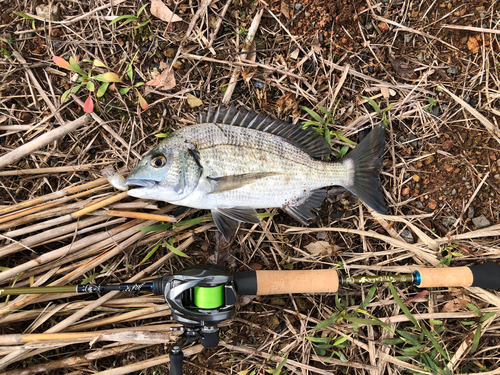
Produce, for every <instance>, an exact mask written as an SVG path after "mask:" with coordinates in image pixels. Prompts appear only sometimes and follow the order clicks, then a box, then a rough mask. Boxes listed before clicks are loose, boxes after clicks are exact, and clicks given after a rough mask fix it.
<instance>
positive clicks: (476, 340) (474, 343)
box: [469, 324, 482, 354]
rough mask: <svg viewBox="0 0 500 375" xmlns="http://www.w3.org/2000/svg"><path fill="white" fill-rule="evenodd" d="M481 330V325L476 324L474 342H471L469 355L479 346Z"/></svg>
mask: <svg viewBox="0 0 500 375" xmlns="http://www.w3.org/2000/svg"><path fill="white" fill-rule="evenodd" d="M481 328H482V325H481V324H478V326H477V328H476V332H475V333H474V340H472V346H471V347H470V351H469V354H472V353H474V352H475V351H476V350H477V347H478V345H479V339H480V338H481Z"/></svg>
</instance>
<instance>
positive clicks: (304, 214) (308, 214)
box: [283, 189, 327, 225]
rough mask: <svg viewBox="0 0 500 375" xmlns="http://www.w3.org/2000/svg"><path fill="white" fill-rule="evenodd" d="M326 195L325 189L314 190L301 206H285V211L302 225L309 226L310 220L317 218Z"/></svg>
mask: <svg viewBox="0 0 500 375" xmlns="http://www.w3.org/2000/svg"><path fill="white" fill-rule="evenodd" d="M326 194H327V191H326V190H325V189H319V190H314V191H312V192H311V194H310V195H309V196H308V197H306V198H305V200H304V201H303V202H302V203H301V204H299V205H297V206H285V207H283V209H284V210H285V211H286V213H287V214H289V215H290V216H292V217H293V218H295V219H296V220H298V221H300V222H301V223H302V224H304V225H308V223H309V220H312V219H315V218H316V212H317V211H318V210H319V209H320V208H321V204H323V201H324V200H325V198H326Z"/></svg>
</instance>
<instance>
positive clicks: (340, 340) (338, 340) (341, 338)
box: [333, 336, 349, 346]
mask: <svg viewBox="0 0 500 375" xmlns="http://www.w3.org/2000/svg"><path fill="white" fill-rule="evenodd" d="M348 339H349V337H345V336H342V337H339V338H338V339H337V340H335V342H334V343H333V346H340V345H341V344H342V343H344V342H345V341H347V340H348Z"/></svg>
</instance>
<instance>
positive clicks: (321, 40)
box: [318, 34, 325, 42]
mask: <svg viewBox="0 0 500 375" xmlns="http://www.w3.org/2000/svg"><path fill="white" fill-rule="evenodd" d="M318 40H319V41H320V42H323V40H325V37H324V36H323V34H319V36H318Z"/></svg>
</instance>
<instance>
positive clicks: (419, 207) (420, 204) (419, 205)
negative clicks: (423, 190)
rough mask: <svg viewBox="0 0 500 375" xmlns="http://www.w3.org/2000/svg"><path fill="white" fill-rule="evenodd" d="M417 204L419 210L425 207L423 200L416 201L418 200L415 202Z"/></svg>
mask: <svg viewBox="0 0 500 375" xmlns="http://www.w3.org/2000/svg"><path fill="white" fill-rule="evenodd" d="M415 206H417V208H418V209H419V210H423V209H424V205H423V204H422V202H420V201H416V202H415Z"/></svg>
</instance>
